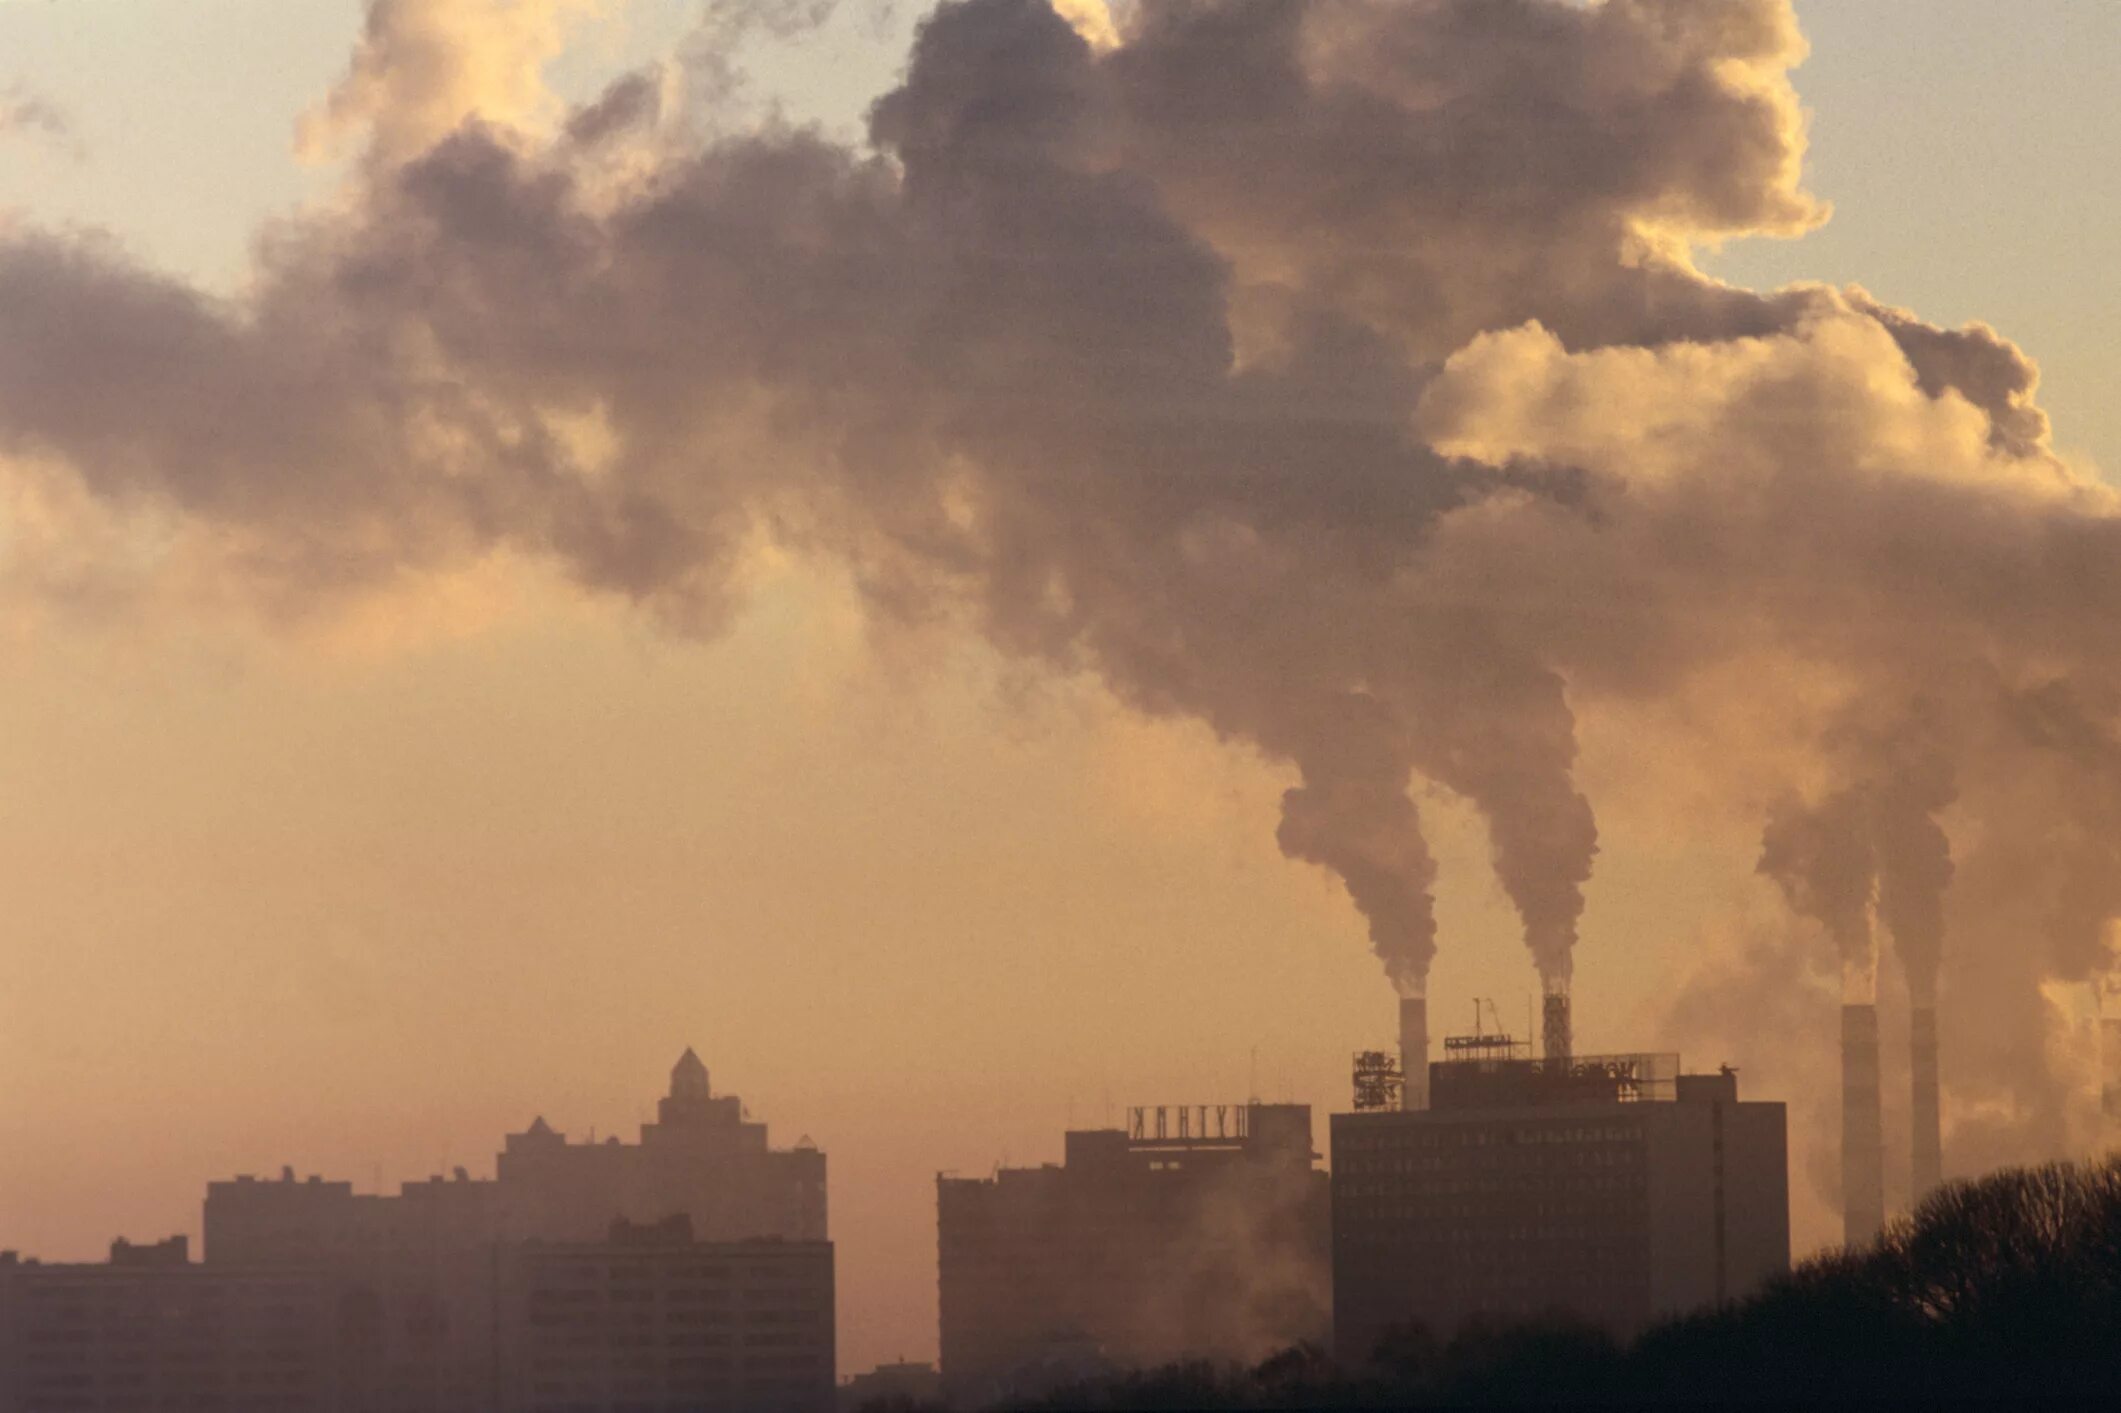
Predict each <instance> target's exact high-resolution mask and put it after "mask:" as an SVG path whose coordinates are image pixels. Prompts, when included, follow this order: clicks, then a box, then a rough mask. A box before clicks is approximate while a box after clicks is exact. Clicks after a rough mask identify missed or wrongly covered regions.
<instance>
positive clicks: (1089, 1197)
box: [936, 1104, 1329, 1403]
mask: <svg viewBox="0 0 2121 1413" xmlns="http://www.w3.org/2000/svg"><path fill="white" fill-rule="evenodd" d="M1064 1143H1065V1147H1064V1158H1063V1161H1062V1162H1060V1163H1057V1164H1054V1163H1049V1164H1046V1165H1044V1166H1042V1167H1037V1168H1000V1169H997V1170H996V1171H995V1173H994V1174H993V1175H992V1176H991V1177H985V1178H956V1177H950V1176H947V1175H945V1176H940V1177H938V1178H937V1179H936V1235H937V1252H938V1268H939V1277H940V1313H941V1323H942V1328H941V1335H942V1361H941V1362H942V1368H941V1373H942V1378H943V1382H944V1386H945V1388H946V1390H947V1391H948V1392H949V1393H950V1394H951V1396H952V1397H954V1398H956V1399H957V1400H958V1401H960V1402H969V1403H978V1402H982V1401H987V1400H990V1399H993V1398H995V1397H1000V1396H1006V1395H1008V1394H1010V1393H1013V1392H1029V1391H1035V1390H1036V1389H1037V1388H1039V1387H1041V1386H1043V1385H1050V1384H1053V1383H1057V1382H1064V1381H1066V1380H1067V1379H1069V1378H1070V1377H1075V1376H1081V1375H1084V1374H1088V1373H1093V1372H1096V1371H1098V1370H1100V1369H1102V1368H1105V1367H1109V1366H1111V1365H1135V1364H1153V1363H1160V1362H1163V1361H1166V1360H1171V1359H1176V1358H1183V1357H1208V1358H1238V1359H1241V1358H1248V1357H1252V1356H1255V1355H1259V1354H1264V1353H1267V1352H1270V1351H1272V1350H1275V1349H1280V1348H1284V1347H1286V1346H1288V1345H1290V1344H1292V1343H1295V1342H1297V1341H1299V1340H1303V1339H1316V1338H1321V1337H1323V1335H1324V1333H1325V1330H1326V1327H1327V1306H1326V1300H1327V1293H1328V1285H1329V1277H1328V1274H1327V1266H1326V1260H1327V1192H1326V1177H1325V1174H1324V1173H1322V1172H1320V1171H1319V1170H1318V1168H1317V1166H1316V1159H1317V1156H1318V1155H1317V1154H1316V1153H1314V1152H1313V1151H1312V1148H1311V1110H1310V1108H1309V1107H1308V1106H1306V1105H1300V1104H1225V1105H1186V1106H1179V1107H1165V1108H1139V1109H1133V1110H1131V1111H1129V1121H1128V1126H1127V1127H1126V1128H1124V1129H1098V1130H1089V1131H1073V1132H1070V1133H1068V1134H1067V1135H1066V1137H1065V1140H1064Z"/></svg>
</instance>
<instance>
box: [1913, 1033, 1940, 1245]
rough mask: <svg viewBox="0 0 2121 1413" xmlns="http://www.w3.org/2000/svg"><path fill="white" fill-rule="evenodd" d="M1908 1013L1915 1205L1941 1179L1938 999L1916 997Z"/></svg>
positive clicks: (1918, 1203) (1932, 1189)
mask: <svg viewBox="0 0 2121 1413" xmlns="http://www.w3.org/2000/svg"><path fill="white" fill-rule="evenodd" d="M1914 1000H1915V1004H1914V1008H1913V1009H1912V1010H1911V1011H1910V1012H1909V1013H1908V1071H1909V1074H1910V1077H1911V1079H1912V1081H1913V1094H1912V1103H1911V1105H1910V1110H1909V1111H1910V1114H1911V1115H1912V1118H1913V1123H1914V1132H1913V1134H1912V1135H1911V1136H1910V1139H1909V1143H1908V1154H1909V1157H1910V1160H1911V1162H1910V1167H1911V1168H1912V1169H1913V1171H1912V1177H1913V1179H1914V1187H1913V1189H1912V1192H1913V1195H1914V1200H1915V1204H1916V1205H1917V1206H1919V1205H1921V1202H1922V1199H1923V1198H1925V1197H1927V1196H1929V1195H1930V1194H1931V1193H1932V1192H1934V1191H1936V1190H1937V1188H1938V1186H1939V1185H1940V1184H1941V1183H1943V1181H1944V1135H1943V1127H1944V1122H1943V1118H1942V1115H1941V1113H1940V1105H1939V1102H1938V1096H1937V998H1936V997H1935V996H1917V997H1915V998H1914Z"/></svg>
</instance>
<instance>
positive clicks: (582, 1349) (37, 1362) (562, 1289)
mask: <svg viewBox="0 0 2121 1413" xmlns="http://www.w3.org/2000/svg"><path fill="white" fill-rule="evenodd" d="M205 1235H206V1242H205V1249H204V1252H203V1253H202V1254H203V1260H202V1261H200V1262H196V1263H194V1262H191V1261H190V1260H189V1259H188V1255H189V1253H188V1251H187V1250H186V1246H185V1243H184V1241H183V1239H182V1238H176V1239H174V1241H173V1242H172V1243H163V1244H161V1245H158V1246H153V1247H133V1246H129V1245H127V1244H126V1243H124V1242H120V1243H118V1244H117V1245H116V1246H115V1247H114V1248H113V1251H112V1259H111V1261H110V1262H109V1263H108V1264H107V1265H79V1266H75V1265H45V1264H41V1263H38V1262H34V1261H24V1260H22V1259H20V1258H19V1257H14V1256H12V1255H11V1254H10V1255H9V1256H8V1257H7V1258H6V1259H5V1260H4V1261H0V1413H30V1410H35V1413H46V1410H68V1413H72V1410H80V1411H81V1413H104V1410H116V1409H127V1410H146V1409H163V1408H179V1407H181V1408H185V1409H199V1410H208V1409H228V1410H234V1409H271V1410H275V1413H303V1410H311V1409H315V1410H331V1411H332V1413H341V1411H342V1410H343V1411H344V1413H386V1411H387V1413H466V1410H506V1411H507V1413H515V1410H519V1409H551V1410H559V1409H563V1408H564V1409H568V1410H575V1411H576V1413H590V1410H600V1409H617V1408H628V1409H640V1410H650V1409H655V1410H662V1409H679V1408H699V1407H703V1406H727V1407H741V1408H747V1409H748V1408H754V1407H759V1408H772V1409H790V1410H795V1409H823V1408H826V1407H829V1406H830V1405H831V1402H832V1398H833V1390H834V1380H835V1367H834V1336H833V1321H832V1302H833V1252H832V1246H831V1244H830V1242H829V1240H828V1239H827V1230H826V1199H825V1155H824V1154H822V1153H820V1152H819V1151H817V1149H816V1148H815V1147H814V1146H812V1145H811V1144H810V1143H809V1142H808V1141H807V1140H805V1141H803V1142H802V1143H799V1144H798V1145H797V1146H796V1147H794V1148H792V1149H775V1148H773V1147H772V1146H771V1145H770V1144H769V1142H768V1138H767V1130H766V1126H765V1125H764V1124H763V1123H757V1122H754V1121H752V1120H751V1119H750V1117H749V1116H748V1115H747V1114H746V1113H745V1111H744V1108H743V1105H742V1103H741V1102H740V1101H739V1100H738V1099H737V1098H736V1097H735V1096H733V1095H717V1094H715V1093H713V1091H712V1089H711V1087H710V1085H709V1082H708V1074H707V1069H706V1067H705V1066H704V1065H703V1064H701V1062H700V1060H699V1057H698V1056H697V1055H695V1054H694V1053H693V1052H692V1051H690V1050H687V1051H686V1052H685V1054H684V1055H683V1057H681V1058H680V1059H679V1061H678V1063H677V1065H676V1066H675V1067H674V1068H673V1069H672V1071H671V1079H670V1089H669V1093H668V1094H667V1095H666V1096H665V1097H664V1098H663V1099H662V1101H661V1103H660V1105H659V1106H658V1112H657V1117H656V1119H655V1121H654V1122H652V1123H649V1124H644V1125H643V1126H642V1128H641V1137H640V1141H639V1142H638V1143H631V1144H629V1143H623V1142H621V1141H620V1140H618V1139H616V1138H612V1139H607V1140H605V1141H604V1142H601V1143H570V1142H569V1141H568V1140H567V1138H566V1136H565V1135H564V1134H561V1133H558V1132H556V1131H554V1130H553V1129H552V1128H551V1127H550V1126H549V1125H548V1124H546V1123H545V1121H544V1120H543V1119H538V1120H536V1121H535V1122H533V1123H532V1124H531V1125H530V1127H529V1128H528V1129H526V1130H525V1131H524V1132H522V1133H516V1134H510V1135H508V1136H507V1139H506V1142H505V1147H504V1149H503V1151H502V1153H501V1154H500V1157H499V1160H498V1163H497V1167H496V1174H495V1176H494V1177H493V1178H490V1179H474V1178H472V1177H471V1176H469V1174H467V1173H466V1172H465V1171H464V1170H463V1169H458V1170H457V1171H456V1172H455V1173H454V1174H453V1175H452V1176H450V1177H448V1178H442V1177H434V1178H429V1179H426V1180H422V1181H417V1182H408V1183H405V1184H403V1186H402V1187H401V1188H400V1189H399V1191H398V1192H397V1193H395V1194H391V1195H383V1194H372V1193H356V1192H355V1191H354V1190H353V1185H352V1184H351V1183H347V1182H332V1181H326V1180H324V1179H322V1178H320V1177H309V1178H306V1179H301V1180H297V1178H296V1177H295V1174H294V1171H293V1170H292V1169H283V1170H282V1172H281V1175H280V1177H279V1179H278V1180H276V1181H261V1180H259V1179H256V1178H252V1177H240V1178H236V1179H233V1180H231V1181H227V1182H215V1183H212V1184H210V1185H209V1187H208V1190H207V1197H206V1209H205ZM143 1332H144V1333H143Z"/></svg>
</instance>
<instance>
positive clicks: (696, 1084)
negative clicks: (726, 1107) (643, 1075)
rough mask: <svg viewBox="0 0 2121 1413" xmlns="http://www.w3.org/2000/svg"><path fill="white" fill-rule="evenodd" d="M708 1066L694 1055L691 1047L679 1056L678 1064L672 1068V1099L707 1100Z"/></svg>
mask: <svg viewBox="0 0 2121 1413" xmlns="http://www.w3.org/2000/svg"><path fill="white" fill-rule="evenodd" d="M708 1092H709V1091H708V1088H707V1066H705V1065H703V1064H701V1063H700V1057H699V1056H698V1055H695V1054H693V1053H692V1047H691V1046H690V1045H688V1046H686V1047H685V1053H684V1054H682V1055H680V1056H678V1062H677V1063H676V1064H674V1065H672V1066H671V1067H670V1097H671V1098H673V1099H705V1098H706V1097H707V1095H708Z"/></svg>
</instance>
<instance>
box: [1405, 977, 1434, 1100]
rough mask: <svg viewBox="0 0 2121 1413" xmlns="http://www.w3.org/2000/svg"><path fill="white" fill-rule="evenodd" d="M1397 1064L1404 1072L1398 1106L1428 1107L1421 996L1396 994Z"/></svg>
mask: <svg viewBox="0 0 2121 1413" xmlns="http://www.w3.org/2000/svg"><path fill="white" fill-rule="evenodd" d="M1399 1068H1400V1071H1401V1073H1402V1075H1403V1076H1404V1078H1403V1080H1402V1081H1401V1083H1400V1088H1399V1107H1400V1108H1402V1109H1409V1110H1413V1109H1426V1108H1428V1107H1429V1002H1428V998H1427V997H1425V996H1402V997H1400V998H1399Z"/></svg>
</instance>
